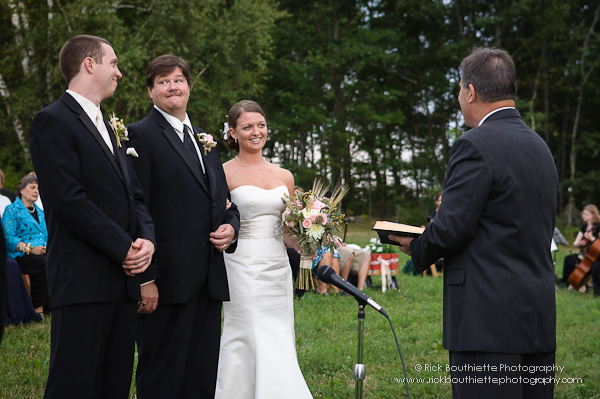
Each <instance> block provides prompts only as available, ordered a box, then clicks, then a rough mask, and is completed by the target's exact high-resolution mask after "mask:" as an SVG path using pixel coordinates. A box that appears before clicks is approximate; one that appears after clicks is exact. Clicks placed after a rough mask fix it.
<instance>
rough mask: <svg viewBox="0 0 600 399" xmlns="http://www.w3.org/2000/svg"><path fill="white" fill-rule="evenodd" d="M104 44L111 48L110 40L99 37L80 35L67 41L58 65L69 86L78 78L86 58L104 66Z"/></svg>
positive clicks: (61, 51)
mask: <svg viewBox="0 0 600 399" xmlns="http://www.w3.org/2000/svg"><path fill="white" fill-rule="evenodd" d="M102 43H105V44H108V45H109V46H111V44H110V43H109V42H108V40H106V39H103V38H101V37H98V36H90V35H79V36H73V37H72V38H70V39H69V40H67V42H66V43H65V44H64V45H63V46H62V49H61V50H60V54H59V56H58V64H59V65H60V70H61V72H62V73H63V75H64V76H65V79H66V80H67V84H69V83H71V80H73V78H74V77H75V76H77V74H78V73H79V68H80V66H81V63H82V62H83V60H85V59H86V57H92V59H93V60H94V61H96V62H97V63H98V64H102V57H104V49H103V48H102ZM111 47H112V46H111Z"/></svg>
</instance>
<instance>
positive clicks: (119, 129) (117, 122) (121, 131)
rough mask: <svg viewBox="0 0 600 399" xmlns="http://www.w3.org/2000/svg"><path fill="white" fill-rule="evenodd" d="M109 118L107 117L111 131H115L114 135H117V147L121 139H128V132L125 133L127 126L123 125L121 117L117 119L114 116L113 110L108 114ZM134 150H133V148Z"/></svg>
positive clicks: (119, 145)
mask: <svg viewBox="0 0 600 399" xmlns="http://www.w3.org/2000/svg"><path fill="white" fill-rule="evenodd" d="M109 116H110V119H109V122H108V123H109V125H110V127H111V128H112V130H113V132H114V133H115V136H117V147H119V148H120V147H121V140H122V141H129V137H127V136H128V133H127V126H125V123H124V122H123V119H119V118H117V117H116V116H115V113H114V112H113V113H112V114H110V115H109ZM134 151H135V150H134ZM128 154H129V152H128Z"/></svg>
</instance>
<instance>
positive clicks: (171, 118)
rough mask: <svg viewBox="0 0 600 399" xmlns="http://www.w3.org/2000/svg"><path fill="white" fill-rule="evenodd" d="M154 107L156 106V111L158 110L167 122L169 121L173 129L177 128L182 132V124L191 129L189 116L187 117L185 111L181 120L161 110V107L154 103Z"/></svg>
mask: <svg viewBox="0 0 600 399" xmlns="http://www.w3.org/2000/svg"><path fill="white" fill-rule="evenodd" d="M154 108H156V110H157V111H158V112H160V113H161V115H162V116H164V117H165V119H166V120H167V122H169V125H171V126H172V127H173V129H175V130H177V131H178V132H183V125H184V124H185V125H187V126H188V127H189V128H190V131H193V130H192V123H191V122H190V118H189V117H188V114H187V112H186V113H185V119H184V120H183V122H182V121H180V120H179V118H176V117H174V116H173V115H171V114H169V113H168V112H165V111H163V110H162V109H160V108H158V107H157V106H156V105H154Z"/></svg>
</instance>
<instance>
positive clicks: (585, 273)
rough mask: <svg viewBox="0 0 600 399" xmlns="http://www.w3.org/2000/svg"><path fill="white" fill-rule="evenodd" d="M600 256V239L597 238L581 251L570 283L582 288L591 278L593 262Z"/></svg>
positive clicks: (570, 277)
mask: <svg viewBox="0 0 600 399" xmlns="http://www.w3.org/2000/svg"><path fill="white" fill-rule="evenodd" d="M599 257H600V239H598V238H596V239H595V240H594V241H592V242H591V243H590V244H589V245H588V246H587V248H586V249H585V250H583V251H581V253H580V254H579V256H578V258H579V259H578V261H577V265H576V266H575V270H573V273H571V275H570V276H569V284H571V285H572V286H573V287H575V288H576V289H579V288H581V287H582V286H583V285H584V284H587V282H588V281H589V279H590V272H591V270H592V263H594V262H595V261H597V260H598V258H599Z"/></svg>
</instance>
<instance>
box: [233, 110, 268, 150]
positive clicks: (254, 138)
mask: <svg viewBox="0 0 600 399" xmlns="http://www.w3.org/2000/svg"><path fill="white" fill-rule="evenodd" d="M231 130H233V129H230V133H231V135H232V136H233V138H236V139H237V141H238V144H239V146H240V151H242V150H247V151H252V150H262V148H263V147H264V146H265V143H266V142H267V122H266V121H265V118H264V117H263V116H262V115H261V114H259V113H258V112H244V113H242V114H241V115H240V117H239V118H238V120H237V126H236V127H235V130H234V131H233V132H232V131H231Z"/></svg>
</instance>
